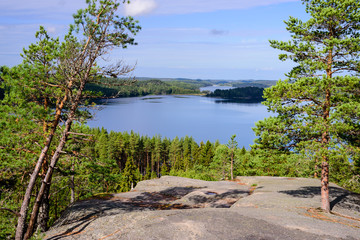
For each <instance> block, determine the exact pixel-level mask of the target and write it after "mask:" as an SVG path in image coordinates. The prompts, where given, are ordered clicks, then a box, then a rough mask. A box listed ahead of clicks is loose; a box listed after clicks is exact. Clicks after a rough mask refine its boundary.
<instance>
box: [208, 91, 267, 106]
mask: <svg viewBox="0 0 360 240" xmlns="http://www.w3.org/2000/svg"><path fill="white" fill-rule="evenodd" d="M263 91H264V89H263V88H258V87H237V88H233V89H227V90H220V89H216V90H215V91H214V92H213V93H208V94H206V96H207V97H217V98H223V99H228V100H232V101H236V102H243V103H256V102H261V101H263V100H264V98H263Z"/></svg>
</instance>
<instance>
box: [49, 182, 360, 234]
mask: <svg viewBox="0 0 360 240" xmlns="http://www.w3.org/2000/svg"><path fill="white" fill-rule="evenodd" d="M330 191H331V192H330V195H331V207H332V211H333V212H332V214H327V213H323V212H321V211H320V210H318V207H319V206H320V181H319V180H316V179H305V178H278V177H238V178H237V180H236V181H233V182H230V181H220V182H206V181H201V180H194V179H187V178H180V177H170V176H164V177H161V178H160V179H154V180H147V181H142V182H140V183H138V185H137V186H136V188H135V189H134V190H132V191H130V192H126V193H118V194H111V195H106V196H102V197H99V198H94V199H89V200H85V201H79V202H77V203H75V204H73V205H72V206H70V207H69V208H68V209H67V210H66V211H65V212H64V214H63V215H62V217H61V218H60V219H59V220H58V221H57V222H56V223H55V225H54V226H53V227H52V228H51V229H50V230H49V231H48V232H47V233H46V236H45V239H207V240H212V239H360V195H358V194H354V193H351V192H349V191H346V190H344V189H342V188H340V187H338V186H336V185H331V187H330Z"/></svg>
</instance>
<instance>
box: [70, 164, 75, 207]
mask: <svg viewBox="0 0 360 240" xmlns="http://www.w3.org/2000/svg"><path fill="white" fill-rule="evenodd" d="M74 165H75V164H74V163H72V166H71V171H73V172H74V171H75V166H74ZM69 181H70V203H71V204H72V203H74V202H75V176H74V174H71V176H70V179H69Z"/></svg>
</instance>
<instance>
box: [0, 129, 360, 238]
mask: <svg viewBox="0 0 360 240" xmlns="http://www.w3.org/2000/svg"><path fill="white" fill-rule="evenodd" d="M73 130H74V131H76V132H77V133H79V134H80V133H81V135H77V136H75V135H74V136H73V137H71V138H70V139H69V141H68V144H67V147H66V148H65V149H63V151H64V154H63V156H62V159H61V161H59V164H58V165H57V167H56V171H55V173H54V176H53V179H52V184H51V195H50V196H49V199H48V201H49V202H48V205H49V216H48V222H47V224H48V225H47V226H51V224H53V223H54V221H56V219H57V218H58V217H59V216H60V214H61V212H62V211H63V210H65V209H66V207H67V206H68V205H69V204H71V203H73V202H74V201H78V200H83V199H88V198H97V197H102V196H106V194H107V193H115V192H122V191H129V190H131V187H134V186H136V183H137V182H138V181H141V180H146V179H152V178H157V177H161V176H164V175H172V176H181V177H188V178H196V179H202V180H207V181H215V180H231V176H233V177H234V176H286V177H314V175H315V174H317V175H319V174H320V172H319V171H320V169H318V170H315V169H314V167H313V165H314V161H313V160H312V159H311V158H310V157H308V158H304V157H303V156H299V155H298V154H292V153H286V154H273V153H272V152H267V151H261V150H246V149H245V148H244V147H239V146H237V143H236V141H234V138H232V139H230V140H229V142H228V144H219V143H218V142H214V143H211V142H209V141H207V142H200V143H197V142H195V141H194V140H193V138H192V137H190V136H185V137H181V138H178V137H176V138H174V139H168V138H166V137H164V138H163V137H161V136H154V137H148V136H140V135H139V134H137V133H134V132H130V133H129V132H113V131H111V132H108V131H107V130H105V129H98V128H97V129H91V128H88V127H86V126H80V125H76V126H74V129H73ZM80 137H81V138H82V139H80ZM29 140H30V139H26V141H29ZM29 145H30V144H29ZM36 148H37V146H28V149H27V151H19V152H18V153H17V155H16V156H13V158H12V159H7V161H4V160H5V159H4V160H3V163H2V164H3V166H4V164H6V166H7V168H6V169H4V170H3V171H2V175H1V191H2V195H1V201H2V206H3V207H4V208H8V209H12V210H14V211H15V210H16V209H17V208H18V206H19V204H20V203H21V202H22V196H23V193H24V191H25V187H26V185H25V183H26V179H27V178H28V176H29V175H30V174H31V172H32V170H33V160H32V159H33V156H34V155H35V151H36ZM14 157H15V158H16V159H17V161H16V162H14V161H12V160H13V159H14ZM25 159H27V161H24V160H25ZM231 166H233V167H231ZM331 166H332V167H331V171H332V175H331V181H332V182H335V183H338V184H340V185H342V186H345V187H347V188H348V189H350V190H353V191H357V192H359V193H360V188H358V186H357V185H352V184H351V181H350V180H351V179H352V176H353V174H354V173H355V168H353V167H352V166H351V164H350V163H349V162H348V161H347V160H346V159H345V158H344V159H342V160H341V161H339V160H337V159H333V160H332V162H331ZM349 169H350V171H349ZM5 213H6V212H5ZM0 216H1V217H0V218H1V223H2V224H1V226H0V227H1V231H0V232H1V235H0V238H7V237H9V236H13V234H14V230H13V226H14V224H16V221H17V216H16V215H15V214H8V213H6V214H1V215H0Z"/></svg>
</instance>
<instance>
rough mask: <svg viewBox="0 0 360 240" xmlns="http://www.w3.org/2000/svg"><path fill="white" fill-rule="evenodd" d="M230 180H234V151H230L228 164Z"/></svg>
mask: <svg viewBox="0 0 360 240" xmlns="http://www.w3.org/2000/svg"><path fill="white" fill-rule="evenodd" d="M230 175H231V180H234V153H233V152H232V153H231V166H230Z"/></svg>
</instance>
